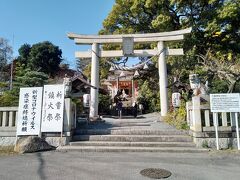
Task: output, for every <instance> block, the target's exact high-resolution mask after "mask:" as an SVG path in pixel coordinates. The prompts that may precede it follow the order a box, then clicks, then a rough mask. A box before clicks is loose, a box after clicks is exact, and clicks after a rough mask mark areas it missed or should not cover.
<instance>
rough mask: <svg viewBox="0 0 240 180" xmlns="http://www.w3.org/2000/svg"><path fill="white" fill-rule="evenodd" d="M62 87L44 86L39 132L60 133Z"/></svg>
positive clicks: (62, 100)
mask: <svg viewBox="0 0 240 180" xmlns="http://www.w3.org/2000/svg"><path fill="white" fill-rule="evenodd" d="M63 108H64V85H45V86H44V91H43V108H42V126H41V132H62V128H63Z"/></svg>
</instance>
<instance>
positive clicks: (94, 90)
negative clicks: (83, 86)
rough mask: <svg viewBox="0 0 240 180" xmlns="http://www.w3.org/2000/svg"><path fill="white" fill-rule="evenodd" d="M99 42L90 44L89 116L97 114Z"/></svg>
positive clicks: (92, 116)
mask: <svg viewBox="0 0 240 180" xmlns="http://www.w3.org/2000/svg"><path fill="white" fill-rule="evenodd" d="M98 57H99V44H97V43H93V44H92V67H91V85H92V86H94V87H91V93H90V96H91V101H90V114H89V117H90V118H96V117H97V116H98V89H99V58H98Z"/></svg>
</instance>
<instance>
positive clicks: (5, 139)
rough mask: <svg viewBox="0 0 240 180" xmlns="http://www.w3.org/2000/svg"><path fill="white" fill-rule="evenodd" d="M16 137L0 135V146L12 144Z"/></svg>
mask: <svg viewBox="0 0 240 180" xmlns="http://www.w3.org/2000/svg"><path fill="white" fill-rule="evenodd" d="M15 141H16V137H0V146H14V145H15Z"/></svg>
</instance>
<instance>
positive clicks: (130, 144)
mask: <svg viewBox="0 0 240 180" xmlns="http://www.w3.org/2000/svg"><path fill="white" fill-rule="evenodd" d="M70 146H119V147H125V146H128V147H195V144H194V143H192V142H113V141H76V142H70Z"/></svg>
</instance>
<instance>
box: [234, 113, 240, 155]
mask: <svg viewBox="0 0 240 180" xmlns="http://www.w3.org/2000/svg"><path fill="white" fill-rule="evenodd" d="M235 121H236V133H237V146H238V150H240V140H239V127H238V113H237V112H236V113H235Z"/></svg>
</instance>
